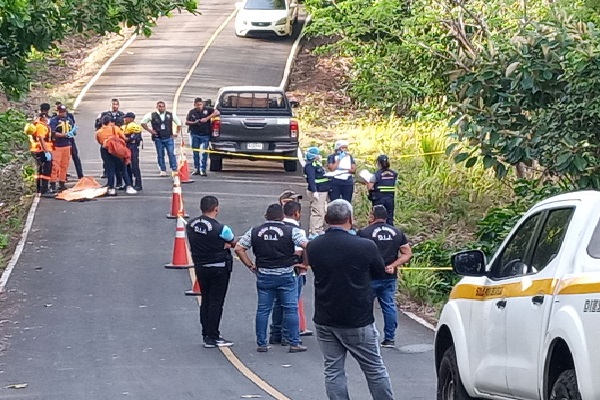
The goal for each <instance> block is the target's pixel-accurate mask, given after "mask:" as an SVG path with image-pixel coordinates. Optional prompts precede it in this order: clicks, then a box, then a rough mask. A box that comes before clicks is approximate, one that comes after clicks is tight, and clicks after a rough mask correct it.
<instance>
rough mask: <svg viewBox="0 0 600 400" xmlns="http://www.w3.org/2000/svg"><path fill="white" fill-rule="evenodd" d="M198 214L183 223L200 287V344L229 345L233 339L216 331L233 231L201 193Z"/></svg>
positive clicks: (216, 205)
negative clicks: (224, 336) (220, 219)
mask: <svg viewBox="0 0 600 400" xmlns="http://www.w3.org/2000/svg"><path fill="white" fill-rule="evenodd" d="M200 211H202V215H201V216H199V217H197V218H194V219H192V220H191V221H189V222H188V224H187V225H186V228H185V229H186V232H187V238H188V241H189V243H190V249H191V252H192V260H193V261H194V269H195V272H196V279H198V282H199V283H200V285H201V288H202V303H201V304H200V324H201V325H202V338H203V339H204V347H207V348H211V347H217V346H218V347H229V346H233V342H231V341H229V340H225V339H223V338H222V337H221V334H220V332H219V324H220V323H221V316H222V315H223V304H224V303H225V295H226V294H227V287H228V285H229V278H230V277H231V268H232V265H233V258H232V257H231V251H230V250H229V249H230V248H231V247H233V246H235V237H234V235H233V231H232V230H231V228H230V227H228V226H227V225H223V224H221V223H220V222H218V221H217V220H216V218H217V215H218V214H219V200H218V199H217V198H216V197H214V196H204V197H203V198H202V199H201V200H200Z"/></svg>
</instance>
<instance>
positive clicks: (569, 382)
mask: <svg viewBox="0 0 600 400" xmlns="http://www.w3.org/2000/svg"><path fill="white" fill-rule="evenodd" d="M550 400H581V394H579V387H578V386H577V375H575V370H574V369H568V370H566V371H563V372H562V373H561V374H560V375H559V376H558V379H556V382H554V385H553V386H552V391H551V392H550Z"/></svg>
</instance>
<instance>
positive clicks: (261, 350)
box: [256, 346, 269, 353]
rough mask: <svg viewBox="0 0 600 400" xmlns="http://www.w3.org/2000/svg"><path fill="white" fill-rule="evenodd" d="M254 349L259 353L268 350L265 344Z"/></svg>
mask: <svg viewBox="0 0 600 400" xmlns="http://www.w3.org/2000/svg"><path fill="white" fill-rule="evenodd" d="M256 351H258V352H259V353H266V352H267V351H269V348H268V347H267V346H258V347H257V348H256Z"/></svg>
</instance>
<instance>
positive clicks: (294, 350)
mask: <svg viewBox="0 0 600 400" xmlns="http://www.w3.org/2000/svg"><path fill="white" fill-rule="evenodd" d="M306 350H308V347H306V346H302V345H301V344H298V345H296V346H290V349H289V350H288V351H289V352H290V353H302V352H304V351H306Z"/></svg>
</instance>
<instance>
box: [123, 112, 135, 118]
mask: <svg viewBox="0 0 600 400" xmlns="http://www.w3.org/2000/svg"><path fill="white" fill-rule="evenodd" d="M123 118H132V119H135V114H134V113H132V112H128V113H125V115H124V116H123Z"/></svg>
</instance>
